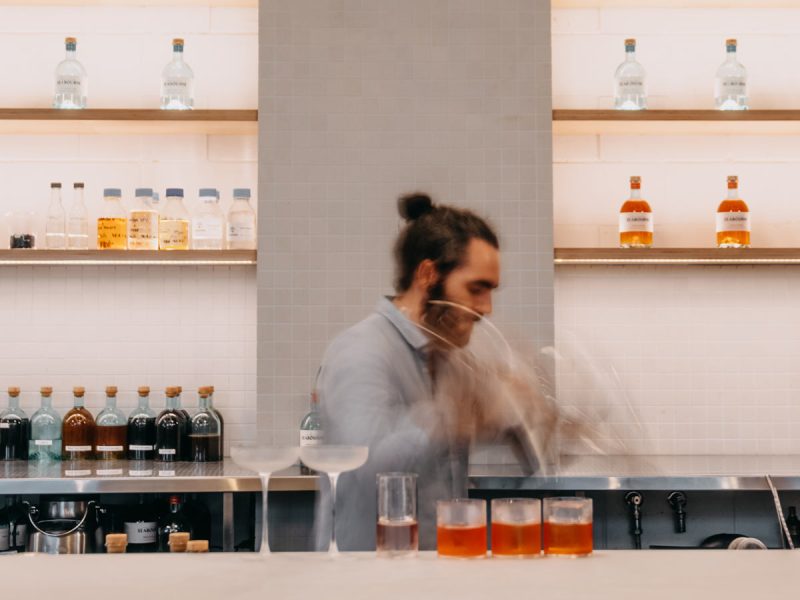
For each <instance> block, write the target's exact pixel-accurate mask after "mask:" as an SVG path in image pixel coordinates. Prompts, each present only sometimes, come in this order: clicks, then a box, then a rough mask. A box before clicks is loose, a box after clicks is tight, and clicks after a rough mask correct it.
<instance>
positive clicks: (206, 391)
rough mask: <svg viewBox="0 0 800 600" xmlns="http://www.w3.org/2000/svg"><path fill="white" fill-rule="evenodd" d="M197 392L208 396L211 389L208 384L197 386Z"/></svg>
mask: <svg viewBox="0 0 800 600" xmlns="http://www.w3.org/2000/svg"><path fill="white" fill-rule="evenodd" d="M197 393H198V395H200V396H203V397H206V396H208V395H209V394H210V393H211V389H210V388H209V387H208V386H203V387H201V388H197Z"/></svg>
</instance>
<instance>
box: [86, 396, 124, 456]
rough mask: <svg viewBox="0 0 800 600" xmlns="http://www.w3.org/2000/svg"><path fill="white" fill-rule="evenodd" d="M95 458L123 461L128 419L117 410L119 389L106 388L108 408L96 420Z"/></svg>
mask: <svg viewBox="0 0 800 600" xmlns="http://www.w3.org/2000/svg"><path fill="white" fill-rule="evenodd" d="M94 435H95V449H94V451H95V458H96V459H97V460H123V459H125V456H126V450H127V440H128V419H126V418H125V414H124V413H123V412H122V411H121V410H120V409H119V408H117V387H116V386H113V385H110V386H108V387H106V406H105V408H103V410H101V411H100V412H99V413H98V414H97V418H96V419H95V434H94Z"/></svg>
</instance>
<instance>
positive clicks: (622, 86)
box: [617, 77, 644, 96]
mask: <svg viewBox="0 0 800 600" xmlns="http://www.w3.org/2000/svg"><path fill="white" fill-rule="evenodd" d="M617 85H618V86H619V95H620V96H641V95H643V94H644V77H627V78H625V79H620V80H619V81H618V82H617Z"/></svg>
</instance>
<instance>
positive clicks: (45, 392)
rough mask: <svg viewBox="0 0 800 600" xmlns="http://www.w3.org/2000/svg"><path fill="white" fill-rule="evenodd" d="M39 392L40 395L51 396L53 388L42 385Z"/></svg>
mask: <svg viewBox="0 0 800 600" xmlns="http://www.w3.org/2000/svg"><path fill="white" fill-rule="evenodd" d="M39 393H40V394H41V395H42V396H45V397H48V396H52V395H53V388H51V387H43V388H41V389H40V390H39Z"/></svg>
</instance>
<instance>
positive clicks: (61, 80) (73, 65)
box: [53, 37, 89, 109]
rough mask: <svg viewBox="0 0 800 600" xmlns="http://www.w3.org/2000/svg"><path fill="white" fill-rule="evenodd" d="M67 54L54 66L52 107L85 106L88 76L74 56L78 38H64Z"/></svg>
mask: <svg viewBox="0 0 800 600" xmlns="http://www.w3.org/2000/svg"><path fill="white" fill-rule="evenodd" d="M64 43H65V45H66V50H67V56H66V58H65V59H64V60H62V61H61V62H60V63H59V64H58V67H56V86H55V94H54V96H53V108H69V109H72V108H86V98H87V97H88V95H89V78H88V76H87V75H86V69H84V68H83V65H82V64H81V63H80V62H79V61H78V59H77V58H76V57H75V54H76V50H77V49H78V40H77V39H76V38H74V37H68V38H66V39H65V40H64Z"/></svg>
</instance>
